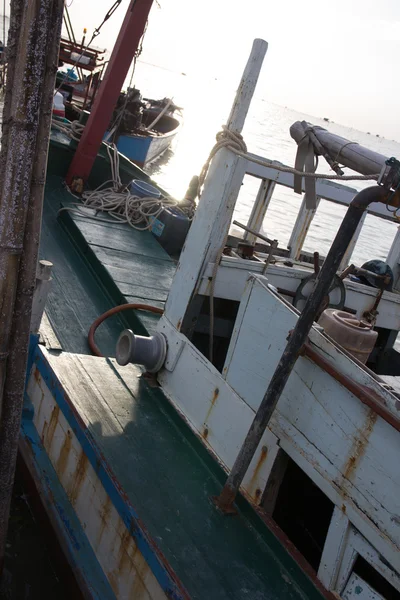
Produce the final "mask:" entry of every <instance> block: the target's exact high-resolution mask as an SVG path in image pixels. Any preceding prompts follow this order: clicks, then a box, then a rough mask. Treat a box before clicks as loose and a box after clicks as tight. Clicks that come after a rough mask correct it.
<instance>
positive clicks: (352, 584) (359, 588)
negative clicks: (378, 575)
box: [343, 573, 389, 600]
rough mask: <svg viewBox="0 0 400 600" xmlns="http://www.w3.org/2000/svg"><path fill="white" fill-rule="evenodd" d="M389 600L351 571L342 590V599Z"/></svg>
mask: <svg viewBox="0 0 400 600" xmlns="http://www.w3.org/2000/svg"><path fill="white" fill-rule="evenodd" d="M354 599H356V600H389V598H386V599H385V598H384V597H383V596H381V595H380V594H378V593H377V592H376V591H375V590H374V589H372V587H371V586H370V585H368V583H366V582H365V581H364V580H363V579H361V577H359V576H358V575H356V574H355V573H353V574H352V575H351V577H350V579H349V582H348V584H347V585H346V589H345V590H344V592H343V600H354Z"/></svg>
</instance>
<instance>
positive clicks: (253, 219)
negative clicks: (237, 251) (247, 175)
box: [243, 179, 276, 245]
mask: <svg viewBox="0 0 400 600" xmlns="http://www.w3.org/2000/svg"><path fill="white" fill-rule="evenodd" d="M275 185H276V184H275V181H271V180H270V179H263V180H262V181H261V184H260V188H259V190H258V194H257V197H256V200H255V202H254V204H253V209H252V211H251V214H250V217H249V220H248V222H247V227H248V228H249V229H252V230H253V231H257V232H259V231H261V228H262V225H263V222H264V218H265V213H266V212H267V209H268V206H269V203H270V201H271V198H272V194H273V193H274V189H275ZM243 239H244V240H245V241H246V242H248V243H249V244H253V245H254V244H255V243H256V241H257V237H256V236H255V235H253V234H252V233H249V232H248V231H246V232H245V234H244V236H243Z"/></svg>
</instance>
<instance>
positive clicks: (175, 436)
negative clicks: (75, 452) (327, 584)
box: [47, 353, 320, 600]
mask: <svg viewBox="0 0 400 600" xmlns="http://www.w3.org/2000/svg"><path fill="white" fill-rule="evenodd" d="M47 360H48V361H49V362H50V365H51V367H52V368H53V370H54V371H55V373H56V374H57V377H58V378H59V380H60V381H61V383H62V385H63V387H64V388H65V390H66V391H67V394H68V396H69V398H70V400H71V402H72V403H73V405H74V406H75V408H76V409H77V410H78V412H79V414H80V416H81V417H82V419H83V421H84V423H85V424H86V426H87V427H88V430H89V431H90V433H91V435H92V436H93V437H94V439H95V441H96V443H97V445H98V447H99V450H100V452H102V453H103V456H104V457H105V459H106V460H107V462H108V464H109V465H110V466H111V468H112V470H113V471H114V474H115V476H116V478H117V480H118V482H119V484H121V486H122V488H123V490H124V492H126V493H127V494H128V497H129V499H130V501H131V503H132V505H133V506H134V507H135V510H136V511H137V513H138V515H139V517H140V518H141V519H142V521H143V522H144V523H145V524H146V527H147V529H148V530H149V532H150V534H151V535H152V537H153V539H154V540H155V541H156V543H157V544H158V545H159V547H160V549H161V551H162V552H163V553H164V555H165V556H166V557H167V560H168V561H169V562H170V564H171V566H172V568H173V569H174V570H175V572H176V573H177V575H178V577H179V578H180V579H181V580H182V582H183V584H184V585H185V587H186V588H187V589H188V591H189V593H190V595H191V597H192V598H199V599H200V598H207V599H209V600H214V599H215V600H217V599H218V600H228V599H230V600H231V599H233V600H236V599H237V600H242V599H247V598H251V599H252V600H253V599H254V600H261V599H263V600H278V599H281V598H285V600H294V599H300V598H302V599H305V598H319V597H320V596H319V594H318V593H317V592H316V590H315V588H314V587H313V586H312V584H311V583H310V582H309V581H308V580H307V579H306V577H305V575H304V574H302V573H301V572H300V569H299V568H298V567H297V566H296V565H295V563H294V562H293V561H292V560H291V559H289V558H288V555H286V552H285V551H284V550H283V548H282V547H280V546H279V544H278V543H277V542H276V540H275V539H274V538H272V535H271V534H268V532H264V533H263V535H260V533H259V532H257V531H256V530H255V529H254V527H253V526H252V524H251V523H250V522H248V521H247V519H246V517H245V516H244V515H243V514H240V515H239V516H238V517H235V518H230V517H229V518H227V517H223V516H222V515H221V514H220V513H218V511H216V510H215V508H214V506H213V505H212V503H211V502H210V497H211V496H212V495H215V494H217V493H218V492H219V491H220V489H221V484H220V481H219V478H218V477H217V476H216V475H215V473H214V472H213V471H212V470H210V469H209V468H208V464H207V461H206V460H204V457H201V456H199V454H198V446H197V445H196V444H197V440H195V438H194V435H193V434H192V433H191V432H190V430H189V428H188V427H187V426H186V425H185V424H184V423H183V422H182V421H180V420H179V423H178V419H177V417H176V415H174V417H172V415H171V408H170V405H169V404H168V402H167V400H166V399H165V397H164V396H163V395H162V393H161V392H160V391H159V390H152V389H150V388H149V387H148V386H147V384H146V382H145V381H144V380H143V379H142V378H140V377H139V375H140V373H141V371H140V370H139V369H138V368H137V367H134V366H133V365H130V366H128V367H127V368H123V369H122V368H120V367H118V366H117V365H116V363H115V361H112V362H110V361H106V360H105V359H97V358H94V357H89V356H76V355H70V354H66V353H62V354H61V355H59V356H53V355H50V354H47ZM172 412H173V411H172ZM202 452H204V453H205V454H206V451H205V449H202ZM299 585H301V586H304V587H303V591H300V588H299V587H298V586H299Z"/></svg>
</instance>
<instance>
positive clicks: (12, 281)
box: [0, 0, 64, 573]
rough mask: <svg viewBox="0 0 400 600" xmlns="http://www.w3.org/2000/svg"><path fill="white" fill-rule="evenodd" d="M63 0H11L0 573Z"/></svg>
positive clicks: (0, 262) (1, 174)
mask: <svg viewBox="0 0 400 600" xmlns="http://www.w3.org/2000/svg"><path fill="white" fill-rule="evenodd" d="M63 8H64V0H37V1H36V2H28V3H26V2H24V1H23V0H12V2H11V19H10V31H9V39H8V64H9V69H8V76H7V85H6V98H5V105H4V112H3V131H2V140H1V153H0V167H1V170H0V306H1V311H0V573H1V571H2V567H3V564H4V550H5V540H6V534H7V525H8V516H9V509H10V501H11V492H12V487H13V483H14V474H15V464H16V458H17V448H18V439H19V431H20V423H21V412H22V405H23V396H24V388H25V376H26V364H27V356H28V346H29V334H30V323H31V312H32V299H33V292H34V289H35V280H36V268H37V257H38V248H39V241H40V228H41V217H42V207H43V192H44V183H45V177H46V167H47V154H48V144H49V135H50V127H51V116H52V107H53V96H54V84H55V75H56V72H57V65H58V55H59V44H60V36H61V24H62V15H63Z"/></svg>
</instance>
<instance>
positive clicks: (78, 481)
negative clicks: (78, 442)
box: [68, 450, 88, 506]
mask: <svg viewBox="0 0 400 600" xmlns="http://www.w3.org/2000/svg"><path fill="white" fill-rule="evenodd" d="M87 468H88V459H87V456H86V454H85V453H84V451H83V450H82V451H81V454H80V456H79V460H78V464H77V466H76V469H75V473H74V479H73V482H72V486H71V490H70V492H69V494H68V497H69V499H70V501H71V504H72V506H74V505H75V503H76V501H77V498H78V495H79V491H80V489H81V486H82V483H83V481H84V479H85V476H86V471H87Z"/></svg>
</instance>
